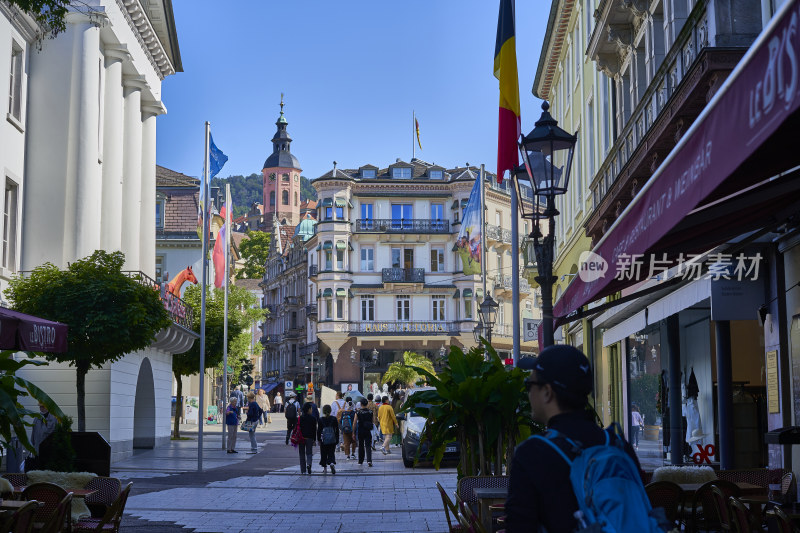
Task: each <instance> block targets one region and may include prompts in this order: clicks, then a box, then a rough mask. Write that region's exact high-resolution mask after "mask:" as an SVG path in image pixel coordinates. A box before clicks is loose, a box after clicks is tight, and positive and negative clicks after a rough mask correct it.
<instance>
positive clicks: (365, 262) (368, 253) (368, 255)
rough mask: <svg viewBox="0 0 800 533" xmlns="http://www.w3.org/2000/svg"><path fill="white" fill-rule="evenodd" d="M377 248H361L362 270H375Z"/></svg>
mask: <svg viewBox="0 0 800 533" xmlns="http://www.w3.org/2000/svg"><path fill="white" fill-rule="evenodd" d="M374 259H375V249H374V248H361V272H374V271H375V261H374Z"/></svg>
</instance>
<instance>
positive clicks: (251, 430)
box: [243, 392, 261, 453]
mask: <svg viewBox="0 0 800 533" xmlns="http://www.w3.org/2000/svg"><path fill="white" fill-rule="evenodd" d="M247 401H248V402H249V403H248V404H247V407H246V409H247V421H246V422H245V424H244V425H243V429H244V427H247V434H248V435H250V451H249V452H247V453H258V444H257V443H256V428H257V427H258V419H259V418H261V408H260V407H259V406H258V402H256V395H255V394H253V393H252V392H249V393H247Z"/></svg>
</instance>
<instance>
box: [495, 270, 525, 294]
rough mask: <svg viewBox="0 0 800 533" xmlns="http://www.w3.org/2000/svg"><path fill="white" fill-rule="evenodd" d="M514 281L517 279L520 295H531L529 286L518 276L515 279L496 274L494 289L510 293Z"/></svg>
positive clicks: (510, 276) (509, 275)
mask: <svg viewBox="0 0 800 533" xmlns="http://www.w3.org/2000/svg"><path fill="white" fill-rule="evenodd" d="M515 279H519V292H520V293H521V294H530V293H531V285H530V283H528V281H527V280H526V279H525V278H524V277H522V276H519V277H518V278H517V277H515V276H512V275H511V274H498V275H497V277H496V278H495V280H494V288H495V289H496V290H498V291H507V292H512V291H513V290H514V280H515Z"/></svg>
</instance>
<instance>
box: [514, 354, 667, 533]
mask: <svg viewBox="0 0 800 533" xmlns="http://www.w3.org/2000/svg"><path fill="white" fill-rule="evenodd" d="M530 365H531V366H532V372H531V374H530V376H529V377H528V378H527V379H526V380H525V387H526V389H527V390H528V397H529V398H530V403H531V415H532V417H533V419H534V420H535V421H536V422H538V423H540V424H542V425H545V426H547V428H548V431H547V432H546V433H545V434H544V435H537V436H535V437H532V438H530V439H528V440H526V441H524V442H523V443H522V444H520V445H519V446H518V447H517V449H516V452H515V453H514V459H513V461H512V463H511V468H510V480H509V492H508V499H507V500H506V504H505V514H506V518H505V529H506V531H507V532H508V533H517V532H522V531H525V532H529V531H543V530H546V531H548V532H549V533H571V532H573V531H577V530H587V531H588V530H589V529H586V528H587V527H592V524H587V520H589V521H592V520H594V519H596V518H598V515H597V512H596V511H595V508H599V509H602V510H603V511H604V510H605V509H609V508H611V509H613V510H614V516H613V517H611V518H609V516H603V515H600V516H599V518H602V519H603V520H606V521H608V522H609V527H610V526H611V525H613V526H614V528H613V529H614V531H640V530H641V531H651V530H652V529H651V528H649V527H648V524H649V520H650V519H649V517H648V515H647V514H646V512H647V511H648V510H649V509H650V504H649V501H648V500H647V495H646V493H645V492H644V487H643V486H642V483H641V478H640V477H639V472H638V469H639V462H638V460H637V459H636V455H635V453H634V452H633V449H632V448H631V447H630V445H628V444H627V443H626V442H625V441H624V439H622V437H620V436H618V435H617V433H616V432H612V431H608V430H606V431H604V430H603V429H602V428H601V427H599V426H598V425H597V424H596V423H595V421H594V418H593V416H592V415H593V412H592V411H591V410H589V409H587V407H588V405H587V404H588V396H589V394H590V393H591V392H592V382H593V378H592V372H591V368H590V365H589V360H588V359H587V358H586V356H585V355H583V353H581V352H580V351H579V350H578V349H576V348H574V347H572V346H569V345H555V346H548V347H547V348H545V349H544V350H542V352H541V353H540V354H539V356H538V357H537V358H536V359H535V360H534V361H532V362H531V363H530ZM529 368H530V367H529ZM609 429H611V428H609ZM612 448H613V449H612ZM598 450H602V454H601V455H594V453H596V452H597V451H598ZM579 456H580V460H577V458H578V457H579ZM612 457H613V462H609V461H612V459H609V458H612ZM589 458H593V460H599V461H601V462H600V463H598V465H597V467H596V468H597V472H602V473H603V476H606V479H604V480H603V481H601V482H600V483H601V485H595V484H592V483H594V482H595V481H596V478H593V477H591V476H589V475H588V474H587V477H586V478H585V477H584V475H583V474H584V473H586V472H589V470H585V464H586V461H588V460H589ZM602 461H606V462H602ZM627 466H629V468H628V469H627V470H626V469H625V468H626V467H627ZM575 469H584V470H583V471H578V470H575ZM623 471H624V473H625V474H627V477H624V476H623V477H624V479H623V477H620V474H619V473H621V472H623ZM571 473H572V474H573V476H578V475H579V474H580V475H579V477H576V479H580V480H581V483H582V485H581V487H580V489H581V492H580V493H581V494H583V491H584V486H583V483H587V486H586V487H585V493H586V494H592V495H593V498H594V501H592V502H589V500H587V501H578V499H577V498H576V492H575V490H574V489H573V485H572V482H571V481H570V474H571ZM609 481H610V483H611V484H607V485H605V487H613V490H611V489H609V488H604V486H603V485H602V483H608V482H609ZM637 491H638V493H637ZM634 493H636V496H635V497H631V494H634ZM590 500H591V498H590ZM587 502H588V503H587ZM611 502H613V503H611ZM600 503H605V504H608V505H610V507H598V505H599V504H600ZM589 506H590V507H589ZM587 509H592V511H593V512H592V513H588V512H586V510H587ZM601 512H602V511H601ZM643 512H644V513H645V514H644V515H642V513H643ZM592 516H594V517H595V518H594V519H593V518H591V517H592ZM615 521H617V523H616V524H615V523H614V522H615ZM597 528H598V530H599V529H600V526H597ZM603 529H605V528H603ZM591 530H592V531H594V529H591Z"/></svg>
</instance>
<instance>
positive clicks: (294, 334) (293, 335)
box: [283, 328, 306, 341]
mask: <svg viewBox="0 0 800 533" xmlns="http://www.w3.org/2000/svg"><path fill="white" fill-rule="evenodd" d="M305 336H306V331H305V329H301V328H290V329H289V331H287V332H286V333H284V334H283V340H285V341H293V340H298V339H303V338H305Z"/></svg>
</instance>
